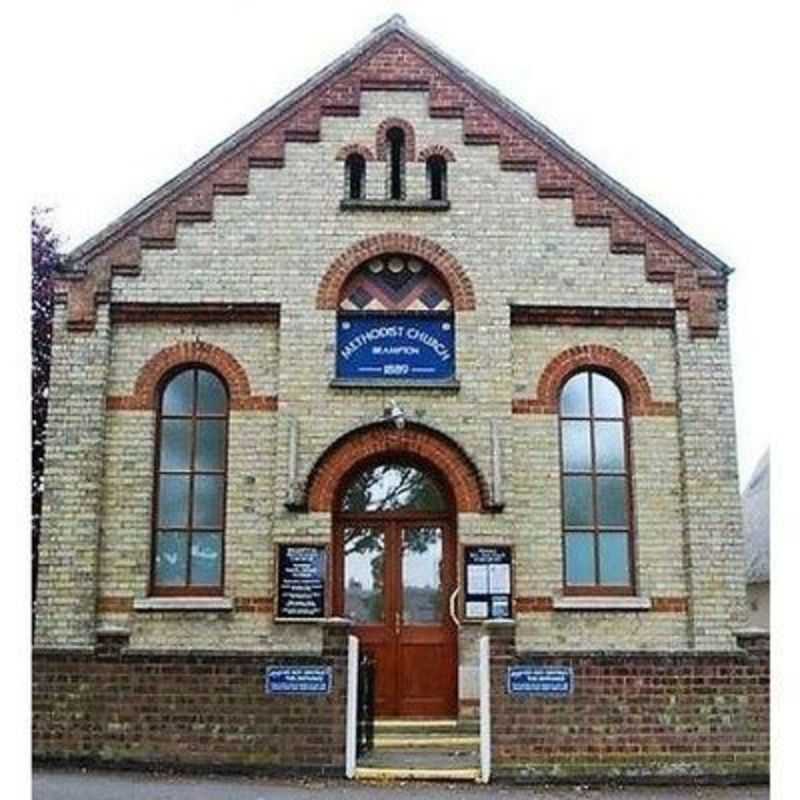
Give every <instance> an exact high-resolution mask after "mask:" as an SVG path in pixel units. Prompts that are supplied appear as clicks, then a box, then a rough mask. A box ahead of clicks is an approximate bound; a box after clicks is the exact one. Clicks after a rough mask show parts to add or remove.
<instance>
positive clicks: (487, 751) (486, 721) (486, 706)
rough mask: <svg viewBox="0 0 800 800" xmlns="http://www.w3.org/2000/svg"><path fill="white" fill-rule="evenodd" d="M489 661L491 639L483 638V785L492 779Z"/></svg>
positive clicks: (480, 664)
mask: <svg viewBox="0 0 800 800" xmlns="http://www.w3.org/2000/svg"><path fill="white" fill-rule="evenodd" d="M491 680H492V675H491V672H490V661H489V637H488V636H481V639H480V649H479V656H478V684H479V687H480V715H481V720H480V725H481V728H480V730H481V783H489V779H490V778H491V777H492V708H491V688H492V687H491Z"/></svg>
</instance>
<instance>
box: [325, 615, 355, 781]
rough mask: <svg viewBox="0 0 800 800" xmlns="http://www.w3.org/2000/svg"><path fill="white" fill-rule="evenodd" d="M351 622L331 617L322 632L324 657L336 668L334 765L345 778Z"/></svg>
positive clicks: (332, 705)
mask: <svg viewBox="0 0 800 800" xmlns="http://www.w3.org/2000/svg"><path fill="white" fill-rule="evenodd" d="M351 626H352V623H351V621H350V620H349V619H337V618H332V619H329V620H327V621H326V622H325V625H324V627H323V629H322V655H323V657H326V658H329V659H330V661H331V665H332V666H333V691H332V693H331V696H330V704H329V706H328V709H329V716H328V721H329V723H330V729H329V731H328V737H329V743H330V753H331V764H332V766H333V767H334V770H336V771H337V772H338V770H339V769H341V774H342V775H344V768H345V744H346V733H347V731H346V728H347V646H348V637H349V636H350V629H351Z"/></svg>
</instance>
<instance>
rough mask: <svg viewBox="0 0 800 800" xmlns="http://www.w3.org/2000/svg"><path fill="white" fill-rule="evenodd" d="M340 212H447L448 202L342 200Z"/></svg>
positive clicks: (448, 208)
mask: <svg viewBox="0 0 800 800" xmlns="http://www.w3.org/2000/svg"><path fill="white" fill-rule="evenodd" d="M339 208H340V210H342V211H449V210H450V201H449V200H387V199H378V200H342V201H341V203H340V204H339Z"/></svg>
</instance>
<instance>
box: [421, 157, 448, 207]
mask: <svg viewBox="0 0 800 800" xmlns="http://www.w3.org/2000/svg"><path fill="white" fill-rule="evenodd" d="M425 166H426V174H427V178H428V199H429V200H447V161H446V160H445V158H444V157H443V156H439V155H436V156H431V157H430V158H428V160H427V161H426V162H425Z"/></svg>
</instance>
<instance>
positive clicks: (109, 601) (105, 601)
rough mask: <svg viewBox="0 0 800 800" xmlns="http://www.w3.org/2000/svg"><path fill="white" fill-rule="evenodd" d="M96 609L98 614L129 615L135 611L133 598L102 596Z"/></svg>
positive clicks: (98, 599)
mask: <svg viewBox="0 0 800 800" xmlns="http://www.w3.org/2000/svg"><path fill="white" fill-rule="evenodd" d="M95 609H96V611H97V613H98V614H129V613H131V612H132V611H133V598H132V597H117V596H114V595H101V596H100V597H98V598H97V603H96V604H95Z"/></svg>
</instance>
